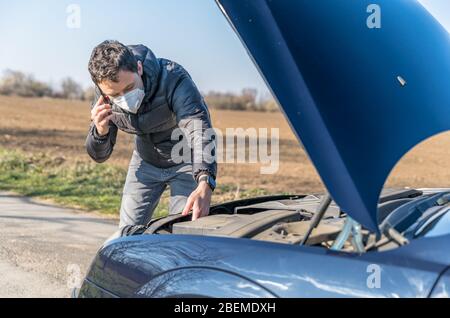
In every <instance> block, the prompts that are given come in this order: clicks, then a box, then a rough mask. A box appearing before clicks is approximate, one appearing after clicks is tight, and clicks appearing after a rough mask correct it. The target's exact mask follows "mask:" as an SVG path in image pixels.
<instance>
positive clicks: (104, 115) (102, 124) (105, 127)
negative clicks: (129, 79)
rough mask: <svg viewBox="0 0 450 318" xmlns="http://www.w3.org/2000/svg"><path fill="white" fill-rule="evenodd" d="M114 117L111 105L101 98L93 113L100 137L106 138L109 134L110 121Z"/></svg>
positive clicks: (92, 116)
mask: <svg viewBox="0 0 450 318" xmlns="http://www.w3.org/2000/svg"><path fill="white" fill-rule="evenodd" d="M112 116H113V115H112V110H111V105H109V104H108V103H107V101H106V100H105V98H104V97H103V96H101V97H100V98H99V99H98V101H97V103H96V104H95V106H94V108H92V111H91V119H92V121H93V122H94V124H95V127H96V128H97V132H98V134H99V135H100V136H106V135H107V134H108V133H109V121H110V120H111V117H112Z"/></svg>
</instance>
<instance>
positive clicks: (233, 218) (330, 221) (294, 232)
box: [133, 188, 426, 253]
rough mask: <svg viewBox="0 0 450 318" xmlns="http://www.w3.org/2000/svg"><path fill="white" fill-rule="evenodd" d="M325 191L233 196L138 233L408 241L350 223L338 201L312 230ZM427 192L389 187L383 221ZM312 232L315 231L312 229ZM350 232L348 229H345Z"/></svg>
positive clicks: (391, 244)
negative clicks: (204, 212) (201, 213)
mask: <svg viewBox="0 0 450 318" xmlns="http://www.w3.org/2000/svg"><path fill="white" fill-rule="evenodd" d="M324 196H325V195H324V194H313V195H306V196H302V195H278V196H268V197H258V198H252V199H244V200H237V201H232V202H228V203H223V204H218V205H214V206H212V207H211V209H210V214H209V215H208V216H206V217H202V218H199V219H197V220H195V221H191V220H190V218H191V217H190V216H182V215H180V214H177V215H169V216H167V217H161V218H157V219H153V220H152V221H151V222H150V223H149V224H148V225H147V226H146V227H145V228H144V229H143V230H142V231H138V232H140V233H135V234H181V235H200V236H202V235H204V236H218V237H229V238H246V239H252V240H261V241H267V242H273V243H282V244H298V245H303V244H305V245H308V246H320V247H324V248H328V249H334V250H341V251H346V252H357V253H364V252H368V251H370V250H388V249H392V248H396V247H398V246H401V245H405V244H407V243H408V241H407V240H406V239H404V240H403V239H402V236H401V234H399V233H397V234H398V235H395V233H394V232H395V230H393V229H392V228H389V229H388V231H386V233H382V234H375V233H371V232H370V231H368V230H366V229H364V228H361V226H359V227H358V224H357V223H356V222H354V223H355V224H356V227H354V228H352V227H349V226H350V224H349V223H351V222H349V221H350V220H351V219H350V218H349V217H348V216H347V215H346V214H345V213H344V212H342V211H341V210H340V209H339V207H338V206H337V205H336V204H335V203H334V202H333V201H330V204H328V205H327V206H326V209H325V210H324V211H323V212H324V213H323V216H322V217H321V220H320V224H319V225H318V226H313V228H312V229H311V227H312V225H311V223H313V222H314V221H313V218H314V215H315V214H316V213H317V210H318V208H319V206H320V205H321V202H322V201H323V199H324ZM421 197H426V196H425V195H424V193H423V192H422V191H420V190H415V189H408V188H407V189H385V190H383V192H382V194H381V196H380V199H379V205H378V212H379V213H378V217H379V223H380V224H384V223H383V221H384V220H385V219H386V218H387V217H388V216H390V214H391V213H392V212H393V211H394V210H396V209H398V208H399V207H402V206H404V205H406V204H408V203H409V202H412V201H414V200H416V199H418V198H421ZM385 223H386V222H385ZM355 229H356V231H355ZM308 231H310V234H306V233H308ZM346 231H347V232H348V233H346V234H345V233H344V232H346ZM391 234H392V236H391ZM133 235H134V234H133ZM305 235H307V238H306V242H304V241H305ZM338 241H340V243H338Z"/></svg>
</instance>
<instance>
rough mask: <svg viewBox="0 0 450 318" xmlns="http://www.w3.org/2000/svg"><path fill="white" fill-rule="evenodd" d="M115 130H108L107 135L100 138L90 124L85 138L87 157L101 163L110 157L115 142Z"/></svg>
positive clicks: (93, 126)
mask: <svg viewBox="0 0 450 318" xmlns="http://www.w3.org/2000/svg"><path fill="white" fill-rule="evenodd" d="M116 136H117V128H116V129H114V128H113V127H111V128H110V130H109V133H108V134H107V135H105V136H100V135H99V134H98V132H97V130H96V128H95V125H94V124H91V127H90V129H89V133H88V136H87V138H86V144H85V146H86V150H87V153H88V154H89V156H90V157H91V158H92V159H93V160H94V161H96V162H98V163H102V162H105V161H106V160H108V159H109V157H110V156H111V154H112V152H113V149H114V144H115V142H116Z"/></svg>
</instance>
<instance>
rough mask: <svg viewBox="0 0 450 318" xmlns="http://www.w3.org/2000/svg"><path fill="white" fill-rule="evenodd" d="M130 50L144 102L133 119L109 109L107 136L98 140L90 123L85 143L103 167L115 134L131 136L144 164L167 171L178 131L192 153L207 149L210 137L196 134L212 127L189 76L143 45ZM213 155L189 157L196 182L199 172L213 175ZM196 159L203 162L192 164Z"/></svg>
mask: <svg viewBox="0 0 450 318" xmlns="http://www.w3.org/2000/svg"><path fill="white" fill-rule="evenodd" d="M129 48H130V49H131V50H132V52H133V53H134V55H135V56H136V58H137V59H138V60H139V61H141V62H142V64H143V66H144V74H143V76H142V79H143V82H144V86H145V98H144V101H143V103H142V105H141V107H140V108H139V111H138V113H137V114H131V113H128V112H126V111H124V110H122V109H121V108H119V107H117V106H115V105H113V107H112V110H113V117H112V119H111V121H110V124H109V125H110V129H109V133H108V134H107V135H106V136H99V135H98V133H97V129H96V128H95V125H94V124H93V123H91V126H90V130H89V134H88V136H87V139H86V149H87V152H88V154H89V155H90V156H91V158H92V159H94V160H95V161H96V162H99V163H101V162H104V161H106V160H107V159H108V158H109V157H110V156H111V153H112V152H113V149H114V145H115V143H116V137H117V131H118V129H120V130H122V131H124V132H127V133H130V134H134V135H135V149H136V151H137V152H138V153H139V154H140V156H141V157H142V159H143V160H145V161H147V162H148V163H150V164H152V165H154V166H156V167H159V168H168V167H171V166H174V165H176V164H177V163H178V162H177V161H176V160H174V158H172V157H171V152H172V148H173V146H174V145H175V144H176V143H178V142H179V140H172V138H171V137H172V132H173V130H174V129H176V128H182V129H183V131H184V134H183V135H182V137H181V138H186V137H187V140H185V141H187V142H188V144H190V145H192V147H191V151H192V152H194V151H198V149H204V148H205V147H206V146H207V145H211V141H212V140H211V138H210V137H207V136H206V135H205V134H203V133H202V132H201V131H200V130H202V131H203V132H204V131H205V129H209V128H211V120H210V115H209V112H208V108H207V106H206V103H205V101H204V99H203V97H202V95H201V94H200V92H199V90H198V89H197V87H196V85H195V83H194V82H193V80H192V79H191V76H190V75H189V73H188V72H187V71H186V70H185V69H184V68H183V67H182V66H181V65H179V64H177V63H175V62H172V61H169V60H167V59H162V58H156V57H155V55H154V54H153V52H152V51H151V50H150V49H149V48H147V47H145V46H144V45H133V46H129ZM99 97H100V92H99V91H98V90H96V96H95V99H94V102H93V104H92V107H93V106H94V105H95V103H96V102H97V100H98V99H99ZM194 122H196V123H195V124H194ZM199 123H200V125H199ZM209 148H211V147H210V146H209ZM181 155H182V151H181V152H180V156H181ZM214 156H215V153H214V151H209V152H208V151H206V152H205V151H203V154H202V157H195V154H194V153H192V154H191V156H190V158H191V160H192V167H193V168H192V169H193V171H192V172H193V175H194V178H195V179H197V177H198V175H199V174H200V173H201V172H207V173H209V174H210V175H211V176H213V177H215V176H216V172H217V164H216V160H215V157H214ZM196 158H202V159H201V160H195V159H196Z"/></svg>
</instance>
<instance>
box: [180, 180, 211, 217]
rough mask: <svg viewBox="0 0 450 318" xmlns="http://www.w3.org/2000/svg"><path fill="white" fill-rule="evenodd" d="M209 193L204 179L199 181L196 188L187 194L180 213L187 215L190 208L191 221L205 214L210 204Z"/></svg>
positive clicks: (209, 189) (209, 190)
mask: <svg viewBox="0 0 450 318" xmlns="http://www.w3.org/2000/svg"><path fill="white" fill-rule="evenodd" d="M211 195H212V191H211V188H210V187H209V185H208V184H207V183H206V182H205V181H201V182H200V183H199V184H198V186H197V189H195V190H194V192H192V193H191V195H190V196H189V198H188V200H187V203H186V206H185V207H184V210H183V212H182V215H188V214H189V211H190V210H192V221H195V220H197V219H198V218H201V217H204V216H207V215H208V214H209V207H210V205H211Z"/></svg>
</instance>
